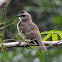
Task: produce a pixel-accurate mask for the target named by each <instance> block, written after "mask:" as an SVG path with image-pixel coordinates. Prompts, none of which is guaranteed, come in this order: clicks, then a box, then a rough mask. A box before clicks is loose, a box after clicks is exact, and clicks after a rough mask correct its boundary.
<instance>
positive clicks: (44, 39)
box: [42, 34, 51, 41]
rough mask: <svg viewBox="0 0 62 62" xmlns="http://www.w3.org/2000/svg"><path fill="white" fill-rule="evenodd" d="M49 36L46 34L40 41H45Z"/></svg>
mask: <svg viewBox="0 0 62 62" xmlns="http://www.w3.org/2000/svg"><path fill="white" fill-rule="evenodd" d="M50 36H51V34H48V35H46V36H45V37H44V38H43V39H42V40H43V41H46V40H47V39H48V38H49V37H50Z"/></svg>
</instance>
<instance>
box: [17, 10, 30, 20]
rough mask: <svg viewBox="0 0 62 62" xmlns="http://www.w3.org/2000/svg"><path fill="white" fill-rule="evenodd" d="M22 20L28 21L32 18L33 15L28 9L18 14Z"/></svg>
mask: <svg viewBox="0 0 62 62" xmlns="http://www.w3.org/2000/svg"><path fill="white" fill-rule="evenodd" d="M17 16H18V17H19V19H20V20H23V21H26V20H31V15H30V14H29V13H28V12H27V11H24V10H23V11H22V13H21V14H17Z"/></svg>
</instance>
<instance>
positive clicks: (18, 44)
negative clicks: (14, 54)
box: [0, 40, 62, 48]
mask: <svg viewBox="0 0 62 62" xmlns="http://www.w3.org/2000/svg"><path fill="white" fill-rule="evenodd" d="M43 43H44V44H45V46H59V45H62V40H59V41H43ZM1 45H2V44H0V48H1ZM3 45H6V48H10V47H29V46H33V44H32V43H28V42H18V41H17V42H9V43H4V44H3ZM35 46H38V45H37V44H35Z"/></svg>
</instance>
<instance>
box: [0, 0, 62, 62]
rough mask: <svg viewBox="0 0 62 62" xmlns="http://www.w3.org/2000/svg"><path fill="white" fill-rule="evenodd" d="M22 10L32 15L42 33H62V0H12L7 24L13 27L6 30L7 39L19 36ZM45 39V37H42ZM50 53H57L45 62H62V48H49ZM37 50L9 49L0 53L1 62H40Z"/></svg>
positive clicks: (49, 55) (46, 56)
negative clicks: (52, 31)
mask: <svg viewBox="0 0 62 62" xmlns="http://www.w3.org/2000/svg"><path fill="white" fill-rule="evenodd" d="M22 10H26V11H28V12H29V13H30V14H31V15H32V19H33V22H35V23H36V24H37V26H38V27H39V29H40V32H43V31H49V30H60V31H62V0H12V1H11V3H10V5H9V6H8V9H7V17H6V24H11V23H13V22H15V23H14V24H13V25H11V26H8V27H6V28H5V39H10V38H12V37H13V36H14V35H15V34H17V23H18V21H19V19H18V17H16V15H17V14H18V13H20V12H21V11H22ZM42 38H43V36H42ZM47 48H48V51H56V52H54V53H49V54H48V55H46V54H45V55H44V56H45V62H62V46H54V47H47ZM36 50H38V48H36V49H26V48H8V49H5V50H4V51H3V52H1V51H0V62H40V60H39V58H38V57H37V56H36V54H35V51H36Z"/></svg>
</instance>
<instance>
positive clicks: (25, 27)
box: [17, 10, 47, 51]
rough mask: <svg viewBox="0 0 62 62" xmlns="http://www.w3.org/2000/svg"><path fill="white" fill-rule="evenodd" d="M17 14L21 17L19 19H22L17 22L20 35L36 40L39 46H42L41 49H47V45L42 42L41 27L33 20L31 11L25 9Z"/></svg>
mask: <svg viewBox="0 0 62 62" xmlns="http://www.w3.org/2000/svg"><path fill="white" fill-rule="evenodd" d="M17 16H18V17H19V20H20V21H19V22H18V23H17V30H18V33H19V35H20V36H22V38H23V39H29V40H33V42H34V41H35V40H36V41H37V43H38V44H39V46H40V47H41V50H42V51H47V48H46V46H45V45H44V43H43V42H42V39H41V35H40V31H39V28H38V26H37V25H36V24H35V23H34V22H33V21H32V17H31V15H30V13H28V12H27V11H25V10H23V11H22V12H21V13H20V14H17ZM21 31H22V33H21ZM27 33H28V34H27ZM26 34H27V35H26Z"/></svg>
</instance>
